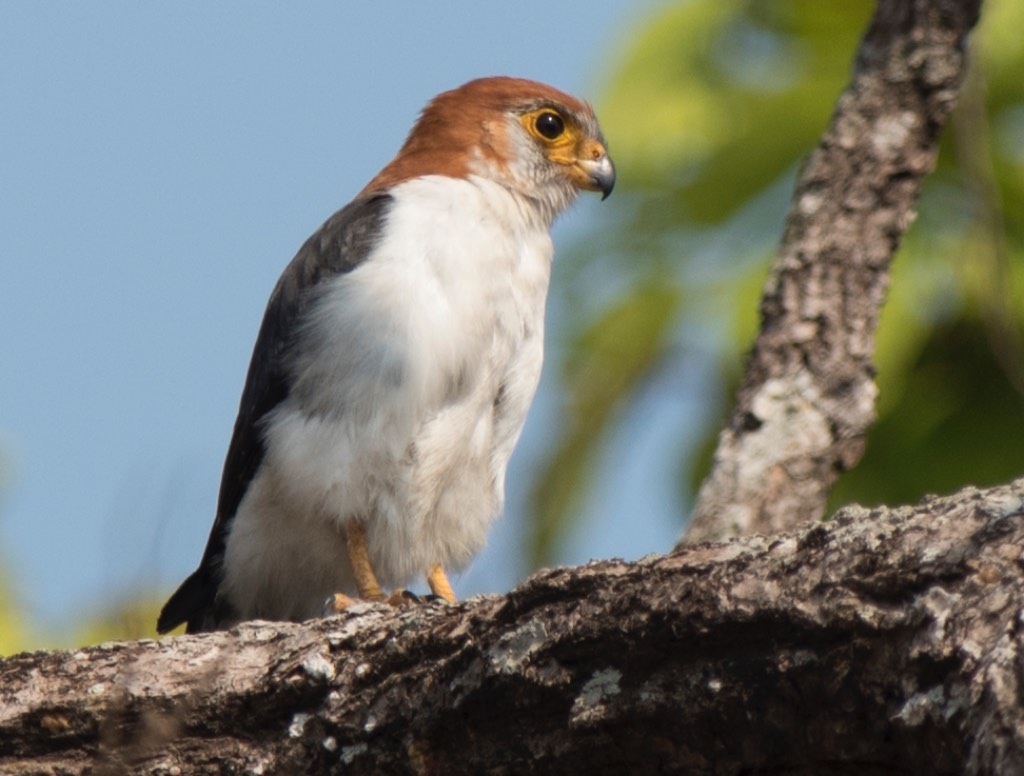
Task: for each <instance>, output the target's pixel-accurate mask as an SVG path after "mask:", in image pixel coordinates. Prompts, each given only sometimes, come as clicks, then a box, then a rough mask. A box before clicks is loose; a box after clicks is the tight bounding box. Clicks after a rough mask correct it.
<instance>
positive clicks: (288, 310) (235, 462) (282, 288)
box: [156, 194, 391, 633]
mask: <svg viewBox="0 0 1024 776" xmlns="http://www.w3.org/2000/svg"><path fill="white" fill-rule="evenodd" d="M390 203H391V197H390V196H389V195H387V194H380V195H376V196H373V197H368V198H365V199H357V200H355V201H354V202H352V203H350V204H349V205H347V206H346V207H344V208H342V209H341V210H339V211H338V212H337V213H335V214H334V215H333V216H331V218H329V219H328V220H327V222H326V223H325V224H324V225H323V226H322V227H320V229H318V230H317V231H316V232H315V233H314V234H313V236H312V237H310V238H309V239H308V240H306V242H305V244H304V245H303V246H302V247H301V248H300V249H299V252H298V253H297V254H296V255H295V258H294V259H292V261H291V263H290V264H289V265H288V267H287V268H286V269H285V271H284V273H283V274H282V275H281V278H280V280H278V281H277V285H276V286H275V288H274V292H273V293H272V294H271V296H270V301H269V302H268V303H267V309H266V312H265V313H264V315H263V323H262V324H261V325H260V332H259V335H258V336H257V338H256V345H255V347H254V348H253V354H252V360H251V361H250V362H249V372H248V375H247V376H246V379H245V388H244V389H243V390H242V399H241V402H240V403H239V408H238V417H237V419H236V420H235V429H234V432H233V434H232V436H231V444H230V446H229V447H228V454H227V458H226V459H225V461H224V473H223V475H222V477H221V483H220V495H219V497H218V499H217V517H216V519H215V520H214V522H213V527H212V528H211V529H210V538H209V539H208V540H207V543H206V550H205V552H204V553H203V559H202V561H201V562H200V564H199V568H198V569H196V570H195V571H194V572H193V573H192V575H191V576H189V578H188V579H186V580H185V581H184V582H182V584H181V586H180V587H179V588H178V589H177V591H176V592H175V593H174V595H172V596H171V598H170V600H168V601H167V603H166V604H165V605H164V608H163V610H162V611H161V612H160V617H159V619H158V620H157V626H156V627H157V631H159V632H160V633H166V632H167V631H169V630H171V629H172V628H175V627H177V626H178V625H180V624H181V623H183V622H187V623H188V627H187V631H188V632H189V633H196V632H199V631H204V630H211V629H213V628H216V627H217V626H218V623H219V622H220V621H222V620H223V619H225V618H228V617H231V614H232V613H231V612H230V611H227V610H226V608H225V607H226V603H225V602H223V601H218V599H217V591H218V589H219V587H220V580H221V562H222V560H223V557H224V546H225V541H226V539H227V533H228V529H229V527H230V525H231V521H232V520H233V519H234V517H235V513H236V512H237V511H238V505H239V504H240V503H241V501H242V498H243V497H244V496H245V492H246V490H247V489H248V487H249V484H250V483H251V482H252V480H253V478H254V477H255V476H256V472H257V470H258V469H259V467H260V464H261V463H262V462H263V456H264V454H265V453H266V449H265V446H264V441H263V429H262V426H261V423H260V421H261V420H262V419H263V418H264V417H266V415H267V413H268V412H270V411H271V410H273V409H274V408H275V407H276V406H277V405H278V404H280V403H281V402H282V401H284V400H285V399H286V398H287V396H288V390H289V385H288V379H289V378H288V372H287V368H286V364H287V352H288V350H289V348H290V347H291V344H292V341H291V338H292V337H293V336H294V333H295V328H296V323H297V320H298V318H299V316H300V315H301V313H302V310H303V307H304V303H305V300H306V299H307V298H308V295H309V292H310V290H311V289H313V288H314V287H315V286H316V285H317V284H318V283H320V282H321V281H322V280H325V279H327V278H330V277H334V276H337V275H340V274H344V273H346V272H350V271H351V270H353V269H354V268H355V267H357V266H359V265H360V264H361V263H363V262H364V261H365V260H366V258H367V256H368V255H369V254H370V252H371V251H372V250H373V248H374V246H375V245H376V243H377V240H378V238H379V236H380V234H381V226H382V221H383V219H384V217H385V216H386V214H387V210H388V207H389V206H390Z"/></svg>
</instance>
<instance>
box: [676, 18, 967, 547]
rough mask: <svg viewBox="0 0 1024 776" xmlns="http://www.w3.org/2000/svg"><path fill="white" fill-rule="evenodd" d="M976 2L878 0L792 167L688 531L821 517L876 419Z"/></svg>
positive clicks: (698, 535)
mask: <svg viewBox="0 0 1024 776" xmlns="http://www.w3.org/2000/svg"><path fill="white" fill-rule="evenodd" d="M980 5H981V3H980V0H966V1H964V0H913V1H912V2H908V0H879V3H878V8H877V11H876V13H875V16H874V18H873V20H872V22H871V25H870V27H869V28H868V31H867V33H866V34H865V36H864V39H863V41H862V43H861V45H860V49H859V51H858V55H857V61H856V65H855V67H854V75H853V81H852V83H851V84H850V85H849V87H847V89H846V90H845V91H844V93H843V94H842V95H841V96H840V98H839V101H838V104H837V106H836V111H835V114H834V116H833V118H832V122H831V125H830V126H829V128H828V130H827V132H826V133H825V136H824V137H823V138H822V140H821V143H820V144H819V146H818V148H817V149H816V150H815V151H814V153H813V154H812V155H811V157H810V158H809V159H808V161H807V164H806V165H805V167H804V169H803V171H802V172H801V174H800V176H799V180H798V182H797V186H796V192H795V194H794V197H793V206H792V208H791V210H790V213H789V216H788V219H787V223H786V230H785V234H784V235H783V238H782V244H781V246H780V247H779V251H778V254H777V255H776V257H775V260H774V262H773V263H772V267H771V271H770V273H769V277H768V280H767V283H766V285H765V290H764V295H763V298H762V301H761V319H762V320H761V330H760V334H759V335H758V338H757V341H756V342H755V344H754V348H753V351H752V353H751V355H750V359H749V362H748V364H747V369H746V375H745V378H744V382H743V385H742V387H741V388H740V391H739V396H738V399H737V403H736V407H735V409H734V411H733V414H732V418H731V420H730V421H729V424H728V426H727V427H726V428H725V429H724V430H723V431H722V433H721V435H720V437H719V441H718V449H717V451H716V453H715V457H714V464H713V469H712V472H711V474H710V475H709V477H708V478H707V479H706V480H705V482H704V484H703V486H702V487H701V489H700V492H699V494H698V498H697V504H696V507H695V509H694V515H693V519H692V521H691V523H690V527H689V530H688V532H687V534H686V536H685V539H686V540H687V541H707V540H711V539H720V538H724V537H726V536H738V535H744V534H747V533H773V532H775V531H780V530H786V529H790V528H793V527H795V526H797V525H801V524H804V523H807V522H810V521H813V520H817V519H820V518H821V517H822V516H823V515H824V512H825V503H826V499H827V498H828V494H829V491H830V490H831V488H832V485H833V483H834V482H835V479H836V477H837V476H838V475H839V474H840V473H841V472H843V471H845V470H848V469H850V468H852V467H853V466H854V465H855V464H856V463H857V462H858V461H859V460H860V458H861V455H862V453H863V449H864V438H865V435H866V433H867V430H868V428H869V427H870V425H871V424H872V422H874V419H875V395H876V388H875V384H874V379H873V378H874V368H873V366H872V363H871V357H872V355H873V353H874V349H875V329H876V326H877V323H878V314H879V311H880V309H881V306H882V302H883V300H884V298H885V292H886V289H887V287H888V282H889V264H890V261H891V259H892V256H893V254H894V253H895V251H896V249H897V248H898V246H899V242H900V239H901V237H902V236H903V233H904V232H905V231H906V229H907V227H908V226H909V225H910V223H911V222H912V221H913V219H914V215H915V213H914V207H915V205H916V202H917V198H918V194H919V192H920V189H921V183H922V180H923V179H924V177H925V176H926V175H927V174H928V173H930V172H931V171H932V169H933V168H934V166H935V160H936V156H937V153H938V140H939V133H940V131H941V130H942V128H943V126H944V125H945V123H946V120H947V119H948V117H949V114H950V112H951V111H952V109H953V106H954V104H955V102H956V97H957V93H958V90H959V88H960V84H961V82H962V81H963V78H964V72H965V69H966V55H965V51H964V42H965V38H966V36H967V34H968V32H970V30H971V29H972V27H973V26H974V24H975V23H976V22H977V19H978V14H979V11H980Z"/></svg>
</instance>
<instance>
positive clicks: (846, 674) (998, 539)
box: [0, 0, 1024, 774]
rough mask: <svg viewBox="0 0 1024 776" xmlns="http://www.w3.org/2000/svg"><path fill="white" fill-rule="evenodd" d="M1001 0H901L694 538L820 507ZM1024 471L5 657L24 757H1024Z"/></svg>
mask: <svg viewBox="0 0 1024 776" xmlns="http://www.w3.org/2000/svg"><path fill="white" fill-rule="evenodd" d="M978 5H979V3H978V2H977V0H975V1H973V2H972V1H971V0H966V1H964V2H953V1H952V0H880V2H879V6H878V11H877V14H876V16H875V19H874V20H873V22H872V25H871V27H870V29H869V31H868V33H867V34H866V36H865V38H864V41H863V44H862V46H861V50H860V53H859V56H858V60H857V64H856V67H855V72H854V79H853V83H852V85H851V86H850V88H849V89H848V90H847V91H846V92H845V93H844V94H843V96H842V97H841V98H840V101H839V105H838V108H837V110H836V114H835V117H834V119H833V122H832V125H831V127H830V129H829V130H828V132H827V133H826V136H825V138H824V140H823V141H822V144H821V146H820V147H819V148H818V150H817V151H816V152H815V153H814V154H813V155H812V157H811V158H810V160H809V161H808V163H807V166H806V168H805V170H804V172H803V174H802V176H801V179H800V183H799V184H798V189H797V193H796V196H795V200H794V202H795V204H794V208H793V213H792V214H791V216H790V218H789V222H788V224H787V229H786V235H785V238H784V241H783V245H782V247H781V248H780V250H779V256H778V259H777V261H776V265H775V268H774V269H773V272H772V274H771V277H770V279H769V282H768V285H767V289H766V295H765V299H764V302H763V304H762V317H763V330H762V333H761V335H760V337H759V339H758V342H757V344H756V345H755V348H754V351H753V353H752V355H751V359H750V364H749V367H748V375H747V379H746V382H745V383H744V386H743V388H742V390H741V392H740V396H739V400H738V406H737V409H736V413H735V415H734V417H733V420H732V422H731V424H730V426H729V428H728V429H726V431H725V432H723V435H722V438H721V443H720V447H719V451H718V455H717V460H716V468H715V471H714V473H713V475H712V476H711V478H710V479H709V480H708V483H707V484H706V485H705V488H704V490H703V491H702V494H701V499H700V503H699V506H698V511H697V517H696V519H695V522H694V527H693V529H692V531H691V534H690V538H694V537H720V536H727V535H733V534H741V533H749V532H752V531H755V530H765V531H772V532H774V531H777V530H779V529H782V528H787V527H792V526H794V525H798V524H801V523H805V522H807V521H809V520H813V519H815V518H817V517H820V516H821V514H822V510H823V505H824V499H825V496H826V494H827V493H828V490H829V488H830V486H831V484H832V481H833V480H834V478H835V476H836V474H837V472H839V471H841V470H842V469H844V468H846V467H848V466H851V465H853V464H854V463H855V462H856V460H857V459H858V457H859V455H860V448H861V445H862V444H863V437H864V433H865V431H866V429H867V427H868V425H869V424H870V422H871V420H872V417H873V411H874V410H873V408H874V386H873V383H872V375H871V364H870V358H871V352H872V349H873V342H874V339H873V333H874V326H875V322H876V320H877V315H878V309H879V306H880V305H881V302H882V298H883V296H884V292H885V288H886V283H887V278H888V265H889V261H890V259H891V256H892V253H893V251H894V250H895V249H896V246H897V244H898V242H899V239H900V236H901V235H902V233H903V231H904V229H905V228H906V226H907V224H908V223H909V221H910V220H911V218H912V215H913V206H914V201H915V199H916V196H917V192H918V189H919V184H920V180H921V178H922V177H923V176H924V175H925V174H926V173H927V172H928V171H929V170H930V169H931V167H932V165H933V164H934V157H935V146H936V142H937V137H938V133H939V131H940V129H941V127H942V125H943V123H944V122H945V120H946V118H947V117H948V114H949V111H950V109H951V107H952V105H953V102H954V100H955V96H956V91H957V88H958V86H959V84H960V82H961V80H962V78H963V68H964V51H963V44H964V40H965V37H966V35H967V33H968V31H969V30H970V29H971V27H972V25H973V24H974V22H975V21H976V18H977V14H978ZM1022 547H1024V480H1020V481H1017V482H1015V483H1013V484H1011V485H1007V486H1004V487H1000V488H993V489H991V490H988V491H977V490H974V489H968V490H965V491H963V492H961V493H959V494H957V495H955V496H952V497H949V498H945V499H931V500H928V501H926V502H924V503H922V504H921V505H919V506H917V507H913V508H909V507H908V508H894V509H888V508H879V509H876V510H872V511H869V510H866V509H863V508H859V507H852V508H849V509H846V510H843V511H841V512H840V513H839V514H838V515H837V516H836V517H835V519H834V520H832V521H831V522H830V523H828V524H825V525H815V526H812V527H805V528H802V529H801V530H799V531H797V532H794V533H789V534H776V535H774V536H770V537H767V538H766V537H763V536H746V537H744V538H741V539H737V540H734V541H732V542H730V543H726V544H720V545H687V546H685V547H682V548H680V549H678V550H676V551H675V552H674V553H672V554H670V555H667V556H663V557H652V558H649V559H644V560H641V561H639V562H637V563H632V564H627V563H622V562H616V561H607V562H599V563H592V564H589V565H587V566H584V567H581V568H575V569H561V570H555V571H549V572H544V573H542V574H539V575H537V576H535V577H533V578H532V579H530V580H528V581H527V582H526V583H524V584H523V585H522V586H521V587H519V588H517V589H516V590H514V591H513V592H512V593H510V594H509V595H508V596H503V597H487V598H480V599H475V600H472V601H469V602H467V603H464V604H462V605H459V606H455V607H450V608H449V607H437V606H423V607H411V608H408V609H405V610H401V611H395V610H390V609H386V608H379V607H366V608H365V609H364V610H357V611H352V612H349V613H347V614H346V615H344V616H341V617H336V618H331V619H327V620H319V621H315V622H311V623H305V624H298V625H296V624H287V623H274V624H270V623H249V624H245V625H242V626H240V627H238V628H237V629H235V630H233V631H230V632H224V633H213V634H203V635H199V636H187V637H180V638H174V639H166V640H163V641H160V642H154V641H148V640H144V641H138V642H131V643H120V644H108V645H102V646H99V647H92V648H88V649H83V650H79V651H77V652H39V653H34V654H25V655H19V656H15V657H13V658H10V659H7V660H2V661H0V773H4V774H35V773H53V774H55V773H61V774H84V773H108V774H115V773H116V774H120V773H144V774H172V773H320V772H325V773H326V772H337V773H342V772H344V773H380V772H389V773H390V772H396V773H423V774H432V773H481V772H488V773H523V772H538V771H543V772H556V773H557V772H566V773H579V772H586V771H590V772H594V773H631V772H652V771H659V770H660V771H666V772H680V773H693V774H716V773H739V772H773V773H805V774H818V773H850V774H854V773H856V774H873V773H877V774H883V773H884V774H889V773H922V774H924V773H927V774H944V773H949V774H954V773H957V774H958V773H965V772H966V773H976V774H984V773H1021V772H1024V706H1022V704H1020V702H1019V699H1020V697H1021V695H1022V693H1024V687H1022V686H1021V676H1022V672H1021V669H1020V667H1021V666H1022V665H1024V650H1022V641H1024V637H1022V636H1021V634H1022V633H1024V629H1022V627H1021V612H1022V611H1024V562H1022V561H1024V555H1022V550H1021V548H1022Z"/></svg>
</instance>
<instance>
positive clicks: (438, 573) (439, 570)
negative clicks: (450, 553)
mask: <svg viewBox="0 0 1024 776" xmlns="http://www.w3.org/2000/svg"><path fill="white" fill-rule="evenodd" d="M427 584H428V585H430V591H431V592H432V593H433V594H434V595H436V596H437V597H438V598H443V599H444V600H445V601H447V602H448V603H450V604H453V603H455V593H454V591H453V590H452V585H451V582H449V581H448V575H447V574H445V573H444V566H442V565H441V564H440V563H438V564H437V565H436V566H434V568H432V569H431V570H430V574H428V575H427Z"/></svg>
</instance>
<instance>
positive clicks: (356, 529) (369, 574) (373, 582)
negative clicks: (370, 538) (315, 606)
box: [326, 520, 444, 612]
mask: <svg viewBox="0 0 1024 776" xmlns="http://www.w3.org/2000/svg"><path fill="white" fill-rule="evenodd" d="M345 543H346V544H347V545H348V560H349V563H351V564H352V576H354V577H355V580H356V590H358V591H359V599H360V600H363V601H374V602H387V603H389V604H391V605H392V606H405V605H407V604H409V603H413V602H415V601H416V600H418V599H416V597H415V596H412V594H410V593H406V592H405V591H404V590H395V591H394V592H393V593H392V594H391V596H390V597H388V596H386V595H384V591H383V590H382V589H381V586H380V582H378V581H377V575H376V574H374V573H373V565H372V564H371V563H370V550H369V548H368V547H367V545H366V526H365V525H364V524H363V522H362V521H361V520H353V521H352V522H351V523H349V524H348V526H347V528H346V529H345ZM441 573H442V575H443V574H444V572H441ZM355 603H356V601H355V600H353V599H352V598H350V597H349V596H347V595H345V594H344V593H335V594H334V596H333V597H332V598H330V599H328V601H327V606H326V609H327V610H329V611H335V612H342V611H344V610H345V609H348V608H349V607H350V606H352V605H353V604H355Z"/></svg>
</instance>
